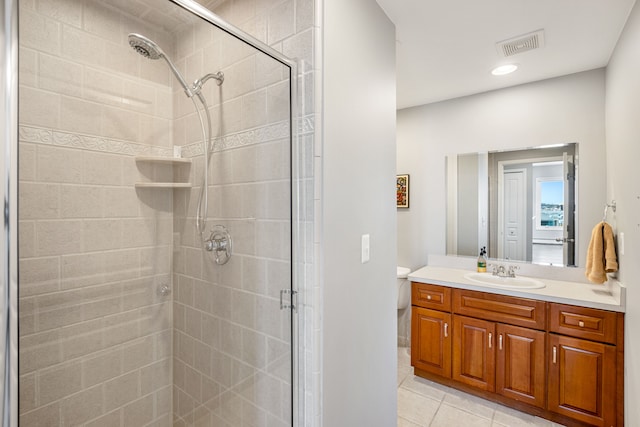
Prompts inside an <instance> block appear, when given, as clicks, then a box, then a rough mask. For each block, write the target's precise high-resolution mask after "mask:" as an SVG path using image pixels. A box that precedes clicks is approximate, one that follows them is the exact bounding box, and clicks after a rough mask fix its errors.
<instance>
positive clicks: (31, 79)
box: [18, 47, 38, 87]
mask: <svg viewBox="0 0 640 427" xmlns="http://www.w3.org/2000/svg"><path fill="white" fill-rule="evenodd" d="M18 60H19V61H20V65H19V67H20V68H19V73H20V84H21V85H24V86H30V87H36V86H37V85H38V54H37V53H36V51H35V50H31V49H28V48H26V47H20V51H19V54H18Z"/></svg>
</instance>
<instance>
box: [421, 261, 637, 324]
mask: <svg viewBox="0 0 640 427" xmlns="http://www.w3.org/2000/svg"><path fill="white" fill-rule="evenodd" d="M473 271H474V270H471V269H461V268H460V269H458V268H447V267H431V266H428V267H422V268H421V269H419V270H416V271H414V272H412V273H410V274H409V280H411V281H413V282H420V283H430V284H433V285H441V286H447V287H450V288H459V289H469V290H473V291H481V292H487V293H492V294H500V295H510V296H515V297H522V298H531V299H536V300H541V301H549V302H557V303H561V304H570V305H578V306H582V307H591V308H599V309H603V310H611V311H618V312H622V313H624V311H625V289H624V287H623V286H621V284H620V283H619V282H618V281H616V280H614V279H610V280H609V281H608V282H607V283H605V284H602V285H593V284H589V283H578V282H565V281H558V280H549V279H543V278H539V277H533V276H527V277H532V278H535V279H536V280H538V281H540V282H542V283H544V284H545V287H544V288H539V289H510V288H509V289H507V288H498V287H492V286H489V285H482V284H479V283H476V282H473V281H471V280H469V279H467V278H466V277H465V274H467V273H469V272H473ZM485 274H488V275H491V273H485ZM523 277H524V275H523Z"/></svg>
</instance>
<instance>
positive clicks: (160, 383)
mask: <svg viewBox="0 0 640 427" xmlns="http://www.w3.org/2000/svg"><path fill="white" fill-rule="evenodd" d="M171 372H172V359H171V358H169V357H167V358H164V359H161V360H159V361H157V362H155V363H153V364H151V365H148V366H145V367H144V368H142V369H140V385H141V390H142V393H143V394H146V393H151V392H152V391H154V390H160V389H163V388H166V387H171V383H172V376H171Z"/></svg>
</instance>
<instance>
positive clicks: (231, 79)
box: [5, 0, 306, 427]
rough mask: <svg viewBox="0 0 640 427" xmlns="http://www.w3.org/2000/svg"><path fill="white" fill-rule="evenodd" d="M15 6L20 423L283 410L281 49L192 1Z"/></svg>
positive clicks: (288, 239)
mask: <svg viewBox="0 0 640 427" xmlns="http://www.w3.org/2000/svg"><path fill="white" fill-rule="evenodd" d="M18 3H19V32H18V34H17V36H18V41H19V44H18V45H19V80H18V83H19V91H18V94H19V117H18V127H17V132H18V135H17V139H18V142H17V145H18V149H19V164H18V172H17V175H18V179H19V184H18V205H19V212H18V221H19V227H18V232H19V234H18V245H19V258H18V272H19V276H18V280H17V281H18V298H17V302H18V307H19V310H18V315H19V332H18V337H19V338H18V343H19V346H18V362H19V371H18V373H17V376H18V379H19V381H18V384H19V404H18V408H17V412H18V414H19V421H20V426H22V427H30V426H58V425H60V426H87V427H88V426H109V427H115V426H131V427H141V426H179V427H182V426H184V427H186V426H212V427H213V426H215V427H218V426H221V427H222V426H224V427H244V426H274V427H278V426H292V425H294V424H297V422H296V423H294V420H297V419H301V413H302V407H303V406H302V404H301V403H302V402H301V401H302V400H303V399H300V397H299V396H300V395H302V391H301V388H300V387H299V383H300V379H299V373H300V372H301V370H300V369H299V367H298V366H297V365H298V360H299V356H298V354H299V348H298V346H299V343H298V341H297V340H298V331H299V328H300V325H299V321H298V316H297V314H296V307H295V305H296V302H297V301H296V291H295V290H297V289H298V287H299V281H300V280H302V279H301V278H302V277H303V275H304V271H303V270H304V269H303V268H302V267H300V265H301V263H302V262H304V260H303V259H300V258H301V257H300V256H299V254H300V253H302V247H303V246H304V243H303V234H304V232H303V231H300V230H303V229H304V226H303V225H302V224H303V221H304V215H305V214H304V212H303V211H304V209H305V203H304V201H303V199H302V197H301V194H302V192H303V190H304V188H303V187H304V184H302V183H303V178H304V174H305V172H304V171H302V167H303V164H304V163H306V162H301V161H300V158H301V157H300V156H301V153H300V152H299V149H298V141H297V138H296V129H295V128H296V123H297V118H298V115H297V107H296V105H298V104H299V102H298V101H297V99H298V98H297V94H298V91H297V90H296V86H297V85H296V82H297V81H298V74H297V73H298V71H297V67H296V62H294V61H292V60H290V59H288V58H287V57H285V56H284V55H282V54H281V53H279V52H278V50H277V49H274V48H272V47H269V46H267V45H266V44H263V43H262V42H260V41H258V38H259V37H257V38H254V37H252V36H249V35H247V34H246V33H245V32H243V31H241V30H239V29H237V28H236V27H233V26H232V25H230V24H228V23H227V22H225V21H223V20H222V19H221V18H219V17H218V16H217V15H214V14H213V13H212V12H210V11H209V10H208V9H206V8H205V7H203V6H200V5H199V4H198V3H195V2H193V1H191V0H172V1H170V0H117V1H109V2H104V1H98V0H47V1H44V0H20V1H19V2H18ZM203 3H206V2H203ZM208 3H210V4H205V6H208V7H212V9H213V10H214V11H215V7H219V8H223V10H224V8H231V7H235V6H234V4H235V2H232V1H226V2H225V1H215V2H208ZM263 3H265V2H263ZM265 4H266V3H265ZM214 6H215V7H214ZM255 7H256V8H257V7H259V6H257V5H256V6H255ZM263 7H264V5H263ZM236 10H240V9H239V8H238V9H234V11H236ZM235 13H236V14H237V13H239V12H235ZM254 21H255V22H252V21H251V20H250V19H247V20H245V21H244V24H245V25H244V26H245V27H246V28H248V29H249V30H253V31H254V34H257V33H259V32H260V31H261V30H260V25H261V22H260V19H254ZM270 31H271V32H270V33H269V36H268V37H267V40H269V37H272V34H273V35H274V36H273V37H275V36H276V35H277V34H276V33H277V29H276V28H275V27H274V28H273V29H270ZM256 32H257V33H256ZM275 40H277V39H275ZM271 44H272V45H274V44H275V45H276V47H277V43H271ZM132 47H133V49H132ZM280 50H281V49H280ZM153 59H156V60H153ZM13 173H14V175H13V177H14V178H15V171H14V172H13ZM12 209H15V206H12ZM12 243H13V244H15V241H12ZM13 274H14V275H15V272H13ZM9 297H10V298H11V297H15V293H13V294H11V295H9ZM13 362H14V363H15V360H14V361H13ZM8 375H9V374H8V373H5V379H6V378H7V376H8ZM6 393H9V391H8V390H6ZM7 413H8V412H7V409H6V408H5V417H6V416H7ZM15 415H16V414H15V413H14V414H13V415H12V418H13V419H14V420H15V419H17V418H18V417H16V416H15ZM6 425H8V424H6ZM13 425H15V424H13Z"/></svg>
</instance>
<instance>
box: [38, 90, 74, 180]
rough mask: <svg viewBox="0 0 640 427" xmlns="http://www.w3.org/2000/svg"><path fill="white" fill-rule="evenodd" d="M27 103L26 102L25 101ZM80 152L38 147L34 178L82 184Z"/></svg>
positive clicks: (43, 146)
mask: <svg viewBox="0 0 640 427" xmlns="http://www.w3.org/2000/svg"><path fill="white" fill-rule="evenodd" d="M27 102H28V101H27ZM82 162H83V160H82V151H80V150H70V149H66V148H58V147H52V146H47V145H39V146H38V148H37V160H36V165H37V172H36V177H37V179H38V180H39V181H43V182H68V183H75V184H79V183H81V182H82Z"/></svg>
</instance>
